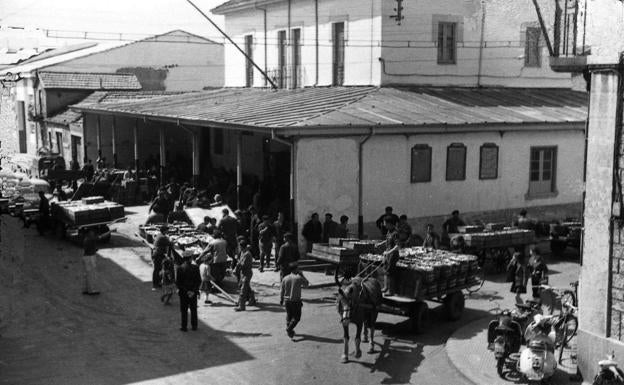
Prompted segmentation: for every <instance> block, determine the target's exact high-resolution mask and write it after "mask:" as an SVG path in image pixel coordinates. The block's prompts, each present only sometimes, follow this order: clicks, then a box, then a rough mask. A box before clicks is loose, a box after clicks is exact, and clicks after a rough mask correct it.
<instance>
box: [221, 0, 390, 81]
mask: <svg viewBox="0 0 624 385" xmlns="http://www.w3.org/2000/svg"><path fill="white" fill-rule="evenodd" d="M318 6H319V9H318V15H319V27H318V33H319V67H318V73H319V78H318V83H317V79H316V48H315V42H316V31H315V10H314V1H313V0H305V1H297V2H293V3H292V8H291V18H290V19H291V23H290V25H291V28H301V30H302V31H301V42H302V49H301V56H302V59H301V61H302V70H301V71H302V75H301V80H302V83H303V84H304V85H305V86H313V85H319V86H327V85H331V83H332V23H336V22H345V39H346V40H347V44H346V45H347V46H346V48H345V79H344V84H345V85H368V84H379V82H380V63H379V61H378V58H379V56H380V55H381V48H380V47H378V46H374V47H373V46H371V44H370V43H369V42H370V41H371V40H376V41H378V40H379V39H380V36H381V23H382V21H381V17H380V8H381V5H380V1H379V0H362V1H342V0H327V1H319V2H318ZM266 9H267V31H268V33H267V35H266V37H267V44H266V51H267V55H266V58H267V69H268V70H269V71H271V70H275V69H277V65H278V59H277V57H278V47H277V32H278V31H280V30H287V29H288V7H287V4H286V2H282V3H281V4H275V5H268V6H266ZM225 26H226V31H227V32H228V34H230V36H232V37H233V38H234V41H235V42H236V43H237V44H239V46H240V47H241V48H244V46H245V44H244V43H245V42H244V36H245V35H253V38H254V44H253V59H254V61H255V62H256V63H257V64H258V65H259V66H260V67H261V68H262V69H264V68H265V34H264V13H263V11H262V10H259V9H255V10H246V11H241V12H237V13H235V14H228V15H227V16H226V18H225ZM289 52H290V50H289ZM291 59H292V58H291V55H290V53H289V54H288V63H291ZM225 63H226V66H225V84H226V86H228V87H242V86H245V57H244V56H243V55H242V54H241V53H240V52H238V51H237V50H236V48H235V47H234V46H233V45H231V44H229V43H226V44H225ZM264 85H265V83H264V79H263V77H262V75H261V74H260V72H259V71H257V70H254V86H264Z"/></svg>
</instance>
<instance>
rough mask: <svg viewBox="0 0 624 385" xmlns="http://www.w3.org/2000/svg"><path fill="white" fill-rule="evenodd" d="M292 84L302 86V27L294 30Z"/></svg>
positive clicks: (292, 85) (294, 86)
mask: <svg viewBox="0 0 624 385" xmlns="http://www.w3.org/2000/svg"><path fill="white" fill-rule="evenodd" d="M291 76H292V84H291V88H298V87H301V28H295V29H293V30H292V75H291Z"/></svg>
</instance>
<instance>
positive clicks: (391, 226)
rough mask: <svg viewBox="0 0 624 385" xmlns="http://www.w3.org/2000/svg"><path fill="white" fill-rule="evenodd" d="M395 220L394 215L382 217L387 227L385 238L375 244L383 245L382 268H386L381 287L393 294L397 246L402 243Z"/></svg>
mask: <svg viewBox="0 0 624 385" xmlns="http://www.w3.org/2000/svg"><path fill="white" fill-rule="evenodd" d="M396 225H397V222H396V221H395V219H394V217H393V216H391V215H388V216H387V217H385V218H384V228H385V229H387V230H388V231H387V233H386V240H385V241H383V242H381V243H379V244H377V247H381V246H385V247H386V251H384V253H383V256H384V269H385V270H386V286H385V288H384V289H383V291H384V292H387V293H388V295H390V296H392V295H394V294H395V286H396V279H395V278H396V275H397V273H398V271H397V268H396V264H397V262H398V260H399V248H400V247H401V246H402V244H401V243H400V241H399V233H398V231H397V228H396Z"/></svg>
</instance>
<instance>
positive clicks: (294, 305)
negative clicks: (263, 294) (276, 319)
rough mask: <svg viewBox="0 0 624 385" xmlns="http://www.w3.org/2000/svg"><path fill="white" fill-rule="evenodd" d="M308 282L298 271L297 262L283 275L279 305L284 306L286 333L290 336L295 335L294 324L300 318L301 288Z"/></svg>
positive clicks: (295, 324) (306, 285)
mask: <svg viewBox="0 0 624 385" xmlns="http://www.w3.org/2000/svg"><path fill="white" fill-rule="evenodd" d="M309 284H310V282H308V280H307V279H306V278H305V277H304V276H303V273H301V272H300V271H299V268H298V266H297V262H293V263H292V264H291V271H290V274H288V275H287V276H286V277H284V279H283V280H282V286H281V288H280V305H285V307H286V334H288V337H290V338H293V337H294V336H295V326H297V324H298V323H299V321H300V320H301V307H302V306H303V303H302V302H301V288H302V287H308V285H309Z"/></svg>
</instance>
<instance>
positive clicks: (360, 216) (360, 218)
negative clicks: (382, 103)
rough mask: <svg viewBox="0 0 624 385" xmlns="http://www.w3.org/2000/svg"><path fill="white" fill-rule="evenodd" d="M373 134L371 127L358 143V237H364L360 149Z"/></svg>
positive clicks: (362, 170)
mask: <svg viewBox="0 0 624 385" xmlns="http://www.w3.org/2000/svg"><path fill="white" fill-rule="evenodd" d="M374 134H375V131H374V129H373V128H371V130H370V133H369V134H368V135H366V136H365V137H364V138H363V139H361V140H360V142H359V143H358V238H359V239H362V238H364V214H363V212H362V211H363V206H364V199H363V196H362V195H363V191H364V187H363V186H364V182H363V181H362V178H363V177H364V169H363V163H364V161H363V157H362V149H363V147H364V143H366V142H367V141H368V140H369V139H370V138H371V136H373V135H374Z"/></svg>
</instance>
